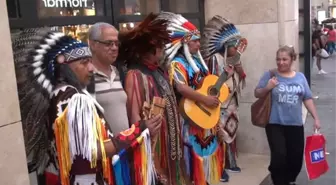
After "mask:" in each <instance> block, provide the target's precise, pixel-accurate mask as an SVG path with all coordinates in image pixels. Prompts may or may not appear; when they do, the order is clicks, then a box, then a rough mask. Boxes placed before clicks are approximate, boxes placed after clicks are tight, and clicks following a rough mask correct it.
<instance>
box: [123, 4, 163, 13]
mask: <svg viewBox="0 0 336 185" xmlns="http://www.w3.org/2000/svg"><path fill="white" fill-rule="evenodd" d="M118 4H119V5H120V10H119V13H120V14H121V15H147V14H149V13H151V12H153V13H159V12H160V8H161V7H160V0H121V1H120V0H119V2H118Z"/></svg>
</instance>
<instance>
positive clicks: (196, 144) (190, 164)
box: [159, 12, 224, 185]
mask: <svg viewBox="0 0 336 185" xmlns="http://www.w3.org/2000/svg"><path fill="white" fill-rule="evenodd" d="M159 19H162V20H168V21H169V25H168V28H167V29H168V31H169V32H170V37H171V42H170V43H168V44H166V48H165V59H166V62H167V65H168V66H169V68H170V72H169V75H170V82H171V84H172V85H173V86H175V87H176V84H183V85H187V86H189V87H192V88H193V89H196V87H197V86H198V85H200V83H201V80H202V79H203V78H204V77H205V76H207V75H208V74H209V71H208V67H207V65H206V63H205V62H204V61H203V59H202V56H201V54H200V51H198V52H197V53H195V54H191V53H190V51H189V47H188V43H189V42H190V41H192V40H199V39H200V32H199V31H198V30H197V28H196V27H195V26H194V25H193V24H192V23H191V22H189V21H188V20H186V19H185V18H184V17H182V16H181V15H178V14H174V13H170V12H163V13H161V14H160V16H159ZM177 97H178V99H179V100H180V98H181V97H182V95H181V94H179V93H177ZM182 127H183V129H182V137H183V141H184V147H183V148H184V160H185V163H186V168H187V169H186V170H187V173H188V175H189V176H190V178H191V179H192V181H193V182H194V184H195V185H205V184H207V183H209V184H216V183H218V182H219V180H220V175H221V173H222V170H223V160H224V158H223V153H224V146H223V145H222V144H221V143H220V142H219V141H218V137H217V129H216V127H214V128H212V129H209V130H205V129H201V128H199V127H197V126H195V125H194V124H193V123H191V122H190V121H189V120H187V119H184V117H183V123H182Z"/></svg>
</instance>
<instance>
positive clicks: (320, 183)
mask: <svg viewBox="0 0 336 185" xmlns="http://www.w3.org/2000/svg"><path fill="white" fill-rule="evenodd" d="M322 67H323V69H324V70H325V71H327V72H328V74H327V75H318V74H317V69H316V67H315V66H314V68H313V71H312V76H311V78H312V86H311V88H312V91H313V93H314V96H318V98H317V99H316V100H315V105H316V108H317V112H318V114H319V117H320V120H321V126H322V128H321V133H322V134H324V136H325V137H326V139H327V152H329V153H330V155H327V160H328V163H329V166H330V170H329V172H328V173H326V174H325V175H323V176H321V177H320V178H319V179H317V180H314V181H309V180H308V179H307V174H306V171H305V166H303V168H302V171H301V174H300V175H299V177H298V179H297V183H298V184H299V185H333V184H336V176H335V173H336V172H335V164H336V158H335V154H336V150H335V145H336V143H335V140H336V138H335V132H336V127H335V124H336V112H335V110H336V101H335V100H336V92H335V91H336V55H335V54H334V55H333V56H332V57H331V58H329V59H328V60H323V61H322ZM313 123H314V120H313V118H312V117H311V115H310V114H308V116H307V120H306V124H305V134H306V136H308V135H311V134H312V125H313Z"/></svg>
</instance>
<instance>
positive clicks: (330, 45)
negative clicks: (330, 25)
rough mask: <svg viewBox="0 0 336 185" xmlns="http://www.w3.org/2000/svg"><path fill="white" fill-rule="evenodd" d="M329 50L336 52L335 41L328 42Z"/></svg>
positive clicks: (331, 52)
mask: <svg viewBox="0 0 336 185" xmlns="http://www.w3.org/2000/svg"><path fill="white" fill-rule="evenodd" d="M327 51H328V53H329V54H330V55H331V54H333V52H336V44H335V42H333V41H328V43H327Z"/></svg>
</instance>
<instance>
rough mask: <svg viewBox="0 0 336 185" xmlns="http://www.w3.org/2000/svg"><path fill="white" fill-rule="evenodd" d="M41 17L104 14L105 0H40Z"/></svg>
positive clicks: (39, 10)
mask: <svg viewBox="0 0 336 185" xmlns="http://www.w3.org/2000/svg"><path fill="white" fill-rule="evenodd" d="M37 6H38V15H39V17H59V16H95V15H104V0H39V1H38V3H37Z"/></svg>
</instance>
